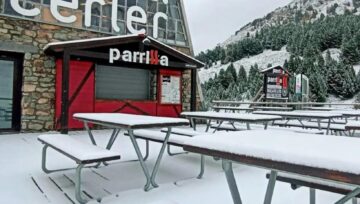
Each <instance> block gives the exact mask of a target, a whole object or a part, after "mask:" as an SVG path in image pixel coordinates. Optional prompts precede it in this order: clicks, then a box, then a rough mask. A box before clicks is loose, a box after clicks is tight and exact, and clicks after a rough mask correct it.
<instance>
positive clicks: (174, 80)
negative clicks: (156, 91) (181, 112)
mask: <svg viewBox="0 0 360 204" xmlns="http://www.w3.org/2000/svg"><path fill="white" fill-rule="evenodd" d="M161 77H162V78H161V103H162V104H181V98H180V85H181V84H180V77H179V76H167V75H164V76H161Z"/></svg>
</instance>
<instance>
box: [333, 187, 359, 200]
mask: <svg viewBox="0 0 360 204" xmlns="http://www.w3.org/2000/svg"><path fill="white" fill-rule="evenodd" d="M359 194H360V188H356V189H355V190H353V191H352V192H351V193H349V194H347V195H346V196H344V197H343V198H341V199H340V200H339V201H337V202H336V203H335V204H345V203H346V202H347V201H349V200H351V199H353V198H355V197H356V196H358V195H359Z"/></svg>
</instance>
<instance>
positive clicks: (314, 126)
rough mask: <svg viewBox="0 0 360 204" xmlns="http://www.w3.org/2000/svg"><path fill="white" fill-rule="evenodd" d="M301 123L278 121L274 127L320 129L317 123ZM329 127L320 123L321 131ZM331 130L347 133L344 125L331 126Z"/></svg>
mask: <svg viewBox="0 0 360 204" xmlns="http://www.w3.org/2000/svg"><path fill="white" fill-rule="evenodd" d="M301 123H302V124H301ZM301 123H300V122H299V121H297V120H291V121H276V122H275V123H274V125H278V126H286V127H292V126H293V127H303V128H312V129H319V123H317V122H308V121H301ZM327 126H328V124H326V123H320V127H321V129H327ZM330 130H333V131H346V129H345V125H343V124H330Z"/></svg>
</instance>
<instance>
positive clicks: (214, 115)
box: [181, 112, 282, 132]
mask: <svg viewBox="0 0 360 204" xmlns="http://www.w3.org/2000/svg"><path fill="white" fill-rule="evenodd" d="M181 116H183V117H185V118H187V119H189V120H190V122H191V124H192V126H193V128H194V130H196V121H195V120H196V119H198V120H205V121H207V123H206V126H207V128H206V132H207V131H208V130H209V128H210V126H211V122H212V121H218V122H219V124H218V128H219V127H220V126H221V125H222V124H223V123H224V122H230V123H235V122H240V123H246V126H247V129H248V130H250V124H252V123H263V124H264V125H265V129H266V128H267V125H268V123H269V122H274V121H276V120H281V119H282V118H281V117H279V116H274V115H272V116H269V115H255V114H241V113H219V112H183V113H181ZM234 129H236V127H234ZM216 130H217V129H215V131H216Z"/></svg>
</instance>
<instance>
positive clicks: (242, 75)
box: [237, 65, 248, 93]
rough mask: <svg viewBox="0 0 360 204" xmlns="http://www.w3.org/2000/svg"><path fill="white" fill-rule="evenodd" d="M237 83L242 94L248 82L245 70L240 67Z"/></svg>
mask: <svg viewBox="0 0 360 204" xmlns="http://www.w3.org/2000/svg"><path fill="white" fill-rule="evenodd" d="M237 82H238V88H239V91H240V93H244V92H245V91H246V89H247V87H248V80H247V74H246V71H245V68H244V66H242V65H241V66H240V70H239V75H238V81H237Z"/></svg>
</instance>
